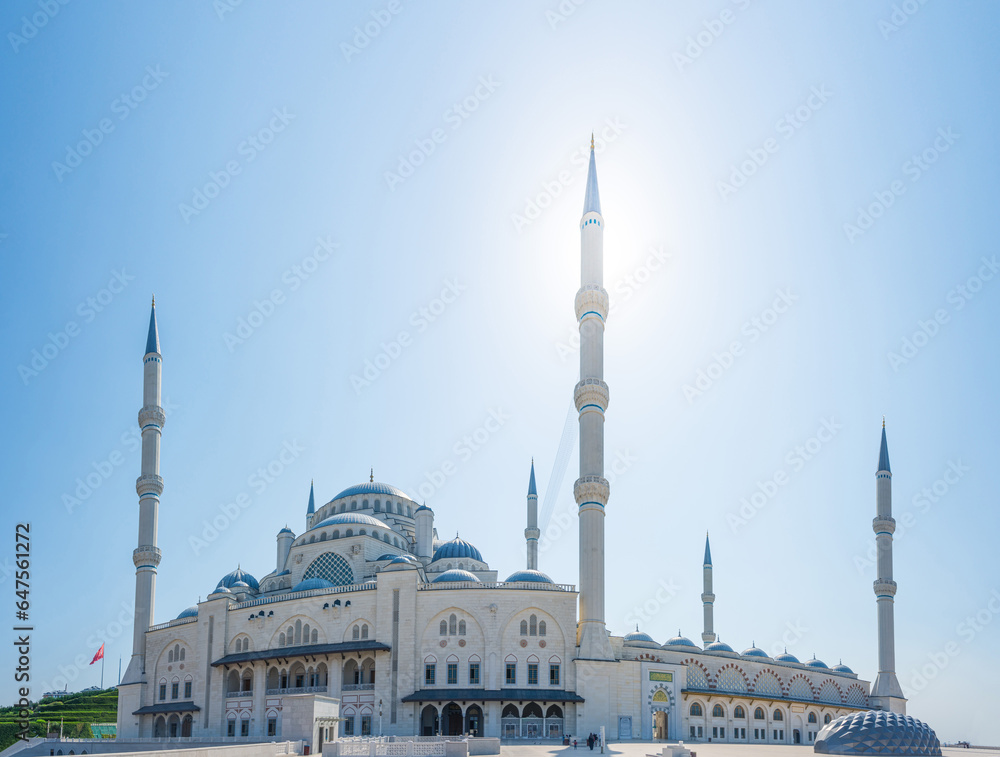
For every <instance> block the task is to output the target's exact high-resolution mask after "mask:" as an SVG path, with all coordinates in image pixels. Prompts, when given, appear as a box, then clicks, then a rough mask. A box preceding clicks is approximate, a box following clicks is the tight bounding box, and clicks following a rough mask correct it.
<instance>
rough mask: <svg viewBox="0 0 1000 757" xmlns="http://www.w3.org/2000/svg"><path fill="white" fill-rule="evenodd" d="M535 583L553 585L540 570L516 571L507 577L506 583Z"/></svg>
mask: <svg viewBox="0 0 1000 757" xmlns="http://www.w3.org/2000/svg"><path fill="white" fill-rule="evenodd" d="M518 582H524V583H536V584H550V583H553V581H552V579H551V578H549V577H548V576H547V575H545V574H544V573H542V571H540V570H517V571H514V572H513V573H511V574H510V575H509V576H507V583H518Z"/></svg>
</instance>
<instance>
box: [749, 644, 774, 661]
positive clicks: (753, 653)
mask: <svg viewBox="0 0 1000 757" xmlns="http://www.w3.org/2000/svg"><path fill="white" fill-rule="evenodd" d="M743 656H744V657H763V658H765V659H770V658H771V656H770V655H769V654H768V653H767V652H765V651H764V650H763V649H761V648H760V647H758V646H752V647H750V648H749V649H744V650H743Z"/></svg>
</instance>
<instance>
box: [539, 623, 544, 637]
mask: <svg viewBox="0 0 1000 757" xmlns="http://www.w3.org/2000/svg"><path fill="white" fill-rule="evenodd" d="M538 635H539V636H544V635H545V621H544V620H540V621H538Z"/></svg>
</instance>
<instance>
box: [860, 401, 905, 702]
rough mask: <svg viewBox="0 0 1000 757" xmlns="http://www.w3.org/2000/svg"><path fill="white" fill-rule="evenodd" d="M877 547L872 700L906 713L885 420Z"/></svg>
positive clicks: (878, 483) (877, 501)
mask: <svg viewBox="0 0 1000 757" xmlns="http://www.w3.org/2000/svg"><path fill="white" fill-rule="evenodd" d="M872 529H873V530H874V531H875V546H876V548H877V552H878V578H876V579H875V586H874V588H875V597H876V600H875V602H876V606H877V607H878V675H877V676H876V677H875V683H874V684H873V685H872V692H871V696H870V697H869V701H870V702H871V704H872V706H873V707H874V708H876V709H881V710H889V711H890V712H896V713H899V714H901V715H905V714H906V699H905V698H904V697H903V690H902V689H901V688H900V686H899V680H898V679H897V678H896V640H895V630H894V627H893V626H894V624H893V603H894V601H895V600H894V599H893V597H895V596H896V582H895V581H893V580H892V534H893V532H894V531H895V530H896V521H895V520H894V519H893V517H892V471H890V470H889V445H888V444H886V441H885V418H883V419H882V446H881V448H880V449H879V453H878V471H876V473H875V520H873V521H872Z"/></svg>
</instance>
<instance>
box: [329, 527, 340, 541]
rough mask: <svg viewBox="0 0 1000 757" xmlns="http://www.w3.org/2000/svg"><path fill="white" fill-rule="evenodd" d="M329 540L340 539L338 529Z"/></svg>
mask: <svg viewBox="0 0 1000 757" xmlns="http://www.w3.org/2000/svg"><path fill="white" fill-rule="evenodd" d="M330 538H331V539H339V538H340V529H339V528H338V529H337V530H336V531H334V532H333V535H332V536H331V537H330Z"/></svg>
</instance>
